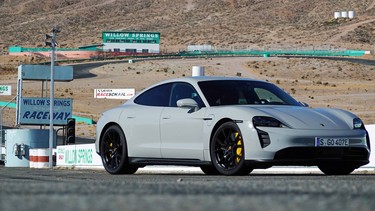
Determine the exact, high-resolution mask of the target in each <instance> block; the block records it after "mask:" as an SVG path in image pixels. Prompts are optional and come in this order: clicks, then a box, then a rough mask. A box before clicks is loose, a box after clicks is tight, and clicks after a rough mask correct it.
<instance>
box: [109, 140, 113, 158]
mask: <svg viewBox="0 0 375 211" xmlns="http://www.w3.org/2000/svg"><path fill="white" fill-rule="evenodd" d="M112 146H113V145H112V142H111V143H110V144H109V147H110V148H112ZM112 152H113V150H112V151H110V153H109V156H110V157H112Z"/></svg>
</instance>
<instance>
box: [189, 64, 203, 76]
mask: <svg viewBox="0 0 375 211" xmlns="http://www.w3.org/2000/svg"><path fill="white" fill-rule="evenodd" d="M191 75H192V76H193V77H196V76H204V67H202V66H193V69H192V73H191Z"/></svg>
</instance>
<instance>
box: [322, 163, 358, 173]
mask: <svg viewBox="0 0 375 211" xmlns="http://www.w3.org/2000/svg"><path fill="white" fill-rule="evenodd" d="M318 168H319V169H320V171H322V172H323V173H324V174H325V175H348V174H350V173H352V172H353V171H354V170H355V169H356V167H354V166H352V165H345V164H326V165H319V166H318Z"/></svg>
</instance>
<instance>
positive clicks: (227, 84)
mask: <svg viewBox="0 0 375 211" xmlns="http://www.w3.org/2000/svg"><path fill="white" fill-rule="evenodd" d="M198 85H199V87H200V89H201V90H202V92H203V94H204V96H205V97H206V99H207V101H208V103H209V104H210V106H220V105H259V104H261V105H262V104H264V105H294V106H301V105H300V104H299V103H298V102H297V101H296V100H295V99H293V98H292V97H291V96H289V95H288V94H287V93H285V92H284V91H283V90H282V89H280V88H279V87H277V86H275V85H273V84H270V83H266V82H261V81H242V80H218V81H201V82H198Z"/></svg>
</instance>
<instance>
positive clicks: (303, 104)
mask: <svg viewBox="0 0 375 211" xmlns="http://www.w3.org/2000/svg"><path fill="white" fill-rule="evenodd" d="M299 104H301V105H302V106H303V107H310V106H309V104H307V103H305V102H299Z"/></svg>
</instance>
